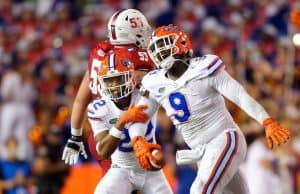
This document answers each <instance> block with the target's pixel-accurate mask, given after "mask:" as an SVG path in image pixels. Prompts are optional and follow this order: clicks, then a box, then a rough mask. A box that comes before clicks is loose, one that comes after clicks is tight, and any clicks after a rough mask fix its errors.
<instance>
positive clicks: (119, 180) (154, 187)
mask: <svg viewBox="0 0 300 194" xmlns="http://www.w3.org/2000/svg"><path fill="white" fill-rule="evenodd" d="M134 190H140V191H142V193H143V194H172V193H173V192H172V189H171V187H170V185H169V184H168V182H167V180H166V178H165V176H164V174H163V172H162V170H160V171H145V170H136V169H135V170H133V169H125V168H120V167H115V165H112V167H111V168H110V169H109V171H108V172H107V173H106V175H105V176H104V177H103V178H102V179H101V181H100V182H99V183H98V185H97V187H96V189H95V192H94V194H130V193H131V192H132V191H134Z"/></svg>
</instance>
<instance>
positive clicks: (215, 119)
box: [130, 55, 268, 148]
mask: <svg viewBox="0 0 300 194" xmlns="http://www.w3.org/2000/svg"><path fill="white" fill-rule="evenodd" d="M224 68H225V66H224V63H223V61H222V60H221V59H220V58H219V57H218V56H216V55H205V56H203V57H198V58H193V59H191V60H190V65H189V67H188V69H187V70H186V72H185V73H184V74H183V75H182V76H181V77H180V78H179V79H177V80H175V81H174V80H171V79H169V78H168V77H167V74H166V70H164V69H159V70H154V71H152V72H149V73H148V74H147V75H146V76H145V77H144V78H143V80H142V85H143V90H145V91H148V92H149V96H148V99H147V100H146V99H145V98H144V99H142V100H141V101H140V102H139V104H145V103H148V107H157V106H158V105H162V106H163V107H164V109H165V110H166V113H167V115H168V116H169V117H170V118H171V119H172V121H173V123H174V124H175V125H176V127H177V129H179V131H180V132H181V134H182V135H183V138H184V139H185V141H186V143H187V144H188V145H189V146H190V147H191V148H195V147H196V146H197V145H199V144H205V143H207V142H208V141H210V140H211V139H212V138H214V137H216V136H217V135H218V134H220V133H221V132H222V131H224V130H226V129H231V128H238V127H237V125H236V124H235V122H234V121H233V119H232V117H231V115H230V113H229V111H228V110H227V108H226V106H225V102H224V98H223V96H222V95H224V96H225V97H227V98H228V99H229V100H231V101H233V102H234V103H235V104H237V105H238V106H240V107H241V108H242V109H243V110H244V111H245V112H247V113H248V114H249V115H250V116H252V117H253V118H255V119H256V120H257V121H259V122H260V123H262V122H263V120H264V119H265V118H267V117H268V114H267V113H266V112H265V110H264V109H263V107H261V106H260V105H259V104H258V103H257V102H256V101H255V100H254V99H252V98H251V97H250V96H249V95H248V94H247V92H246V91H245V90H244V89H243V87H242V86H241V85H240V84H239V83H238V82H236V81H235V80H234V79H233V78H232V77H231V76H230V75H228V74H227V72H226V71H225V70H224ZM148 111H149V110H148ZM152 112H154V111H152ZM147 113H148V114H152V113H151V111H150V113H149V112H147ZM133 126H134V125H133ZM134 130H135V129H133V130H132V131H134ZM130 133H131V129H130Z"/></svg>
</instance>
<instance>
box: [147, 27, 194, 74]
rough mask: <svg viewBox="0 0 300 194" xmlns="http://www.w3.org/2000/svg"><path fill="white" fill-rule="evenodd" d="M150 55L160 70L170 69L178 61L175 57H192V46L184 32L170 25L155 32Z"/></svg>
mask: <svg viewBox="0 0 300 194" xmlns="http://www.w3.org/2000/svg"><path fill="white" fill-rule="evenodd" d="M148 53H149V55H150V57H151V59H152V60H153V61H154V62H155V64H156V66H157V67H158V68H163V69H170V68H171V67H172V65H173V64H174V62H175V61H176V60H178V59H177V58H176V57H175V56H184V57H191V55H192V44H191V41H190V39H189V38H188V36H187V35H186V34H185V33H184V32H182V31H179V30H178V28H177V26H174V25H172V24H170V25H168V26H162V27H159V28H157V29H156V30H155V32H154V33H153V35H152V37H151V39H150V43H149V46H148ZM179 60H180V59H179Z"/></svg>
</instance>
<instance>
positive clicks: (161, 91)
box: [158, 87, 166, 93]
mask: <svg viewBox="0 0 300 194" xmlns="http://www.w3.org/2000/svg"><path fill="white" fill-rule="evenodd" d="M165 91H166V87H161V88H159V89H158V92H159V93H164V92H165Z"/></svg>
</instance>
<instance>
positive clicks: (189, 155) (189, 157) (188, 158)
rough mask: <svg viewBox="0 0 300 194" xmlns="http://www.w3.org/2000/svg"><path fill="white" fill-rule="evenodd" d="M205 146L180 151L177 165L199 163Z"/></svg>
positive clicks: (177, 154) (177, 152)
mask: <svg viewBox="0 0 300 194" xmlns="http://www.w3.org/2000/svg"><path fill="white" fill-rule="evenodd" d="M204 151H205V146H201V147H199V148H196V149H192V150H178V151H176V163H177V165H186V164H193V163H197V162H198V161H199V160H200V159H201V158H202V156H203V154H204Z"/></svg>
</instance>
